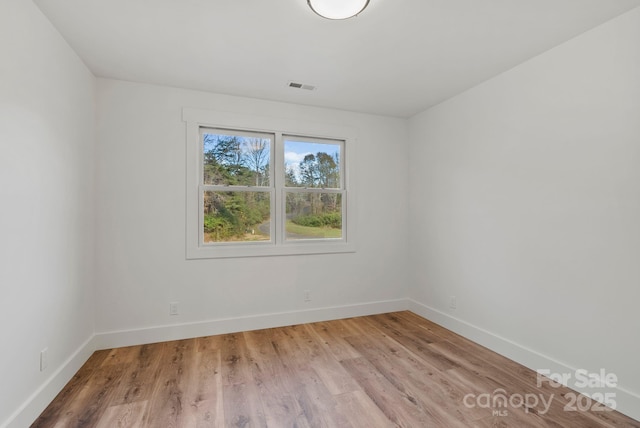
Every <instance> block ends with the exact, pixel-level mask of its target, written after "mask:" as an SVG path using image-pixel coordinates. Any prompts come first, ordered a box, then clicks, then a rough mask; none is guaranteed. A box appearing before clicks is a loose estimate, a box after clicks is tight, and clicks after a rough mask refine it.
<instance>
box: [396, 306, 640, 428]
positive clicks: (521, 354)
mask: <svg viewBox="0 0 640 428" xmlns="http://www.w3.org/2000/svg"><path fill="white" fill-rule="evenodd" d="M407 309H408V310H410V311H411V312H413V313H415V314H417V315H420V316H421V317H423V318H426V319H428V320H430V321H433V322H435V323H436V324H439V325H441V326H443V327H445V328H447V329H449V330H451V331H453V332H455V333H458V334H459V335H461V336H464V337H466V338H467V339H469V340H472V341H474V342H476V343H478V344H480V345H482V346H484V347H486V348H489V349H491V350H492V351H494V352H497V353H498V354H500V355H503V356H505V357H507V358H510V359H512V360H514V361H516V362H517V363H520V364H522V365H523V366H525V367H528V368H530V369H532V370H538V369H547V370H549V371H550V372H551V373H570V374H571V373H576V370H577V369H576V368H574V367H570V366H568V365H566V364H564V363H561V362H559V361H557V360H555V359H553V358H551V357H548V356H546V355H543V354H541V353H539V352H536V351H534V350H533V349H529V348H527V347H526V346H522V345H520V344H518V343H515V342H513V341H511V340H509V339H505V338H504V337H500V336H498V335H496V334H494V333H491V332H490V331H487V330H484V329H482V328H480V327H477V326H474V325H472V324H470V323H468V322H466V321H463V320H460V319H458V318H455V317H453V316H451V315H449V314H446V313H444V312H441V311H439V310H437V309H434V308H431V307H429V306H427V305H424V304H422V303H419V302H417V301H415V300H412V299H408V300H407ZM572 380H575V379H573V376H572ZM565 385H566V386H568V387H569V388H572V389H573V390H575V391H578V392H580V393H583V394H585V395H590V392H593V390H591V391H590V390H589V389H587V388H578V387H576V386H575V385H574V384H572V383H571V382H569V384H568V385H567V384H565ZM598 391H602V390H600V389H599V390H598ZM607 391H611V392H613V393H614V394H615V402H616V410H617V411H619V412H620V413H623V414H625V415H627V416H629V417H631V418H633V419H636V420H640V395H638V394H636V393H634V392H631V391H628V390H626V389H624V388H620V387H614V388H610V389H608V390H607Z"/></svg>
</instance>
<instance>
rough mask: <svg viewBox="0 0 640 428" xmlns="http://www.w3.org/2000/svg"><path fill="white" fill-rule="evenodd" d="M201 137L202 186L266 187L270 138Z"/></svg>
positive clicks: (205, 134) (269, 157)
mask: <svg viewBox="0 0 640 428" xmlns="http://www.w3.org/2000/svg"><path fill="white" fill-rule="evenodd" d="M202 138H203V148H204V156H203V158H202V159H203V162H204V165H203V171H204V177H203V184H218V185H229V186H234V185H235V186H269V185H270V179H269V175H270V172H269V170H270V165H269V164H270V160H271V138H267V137H264V136H258V135H252V134H250V133H247V135H246V136H238V135H225V134H219V133H216V132H214V130H211V133H208V132H206V131H205V132H204V133H203V134H202Z"/></svg>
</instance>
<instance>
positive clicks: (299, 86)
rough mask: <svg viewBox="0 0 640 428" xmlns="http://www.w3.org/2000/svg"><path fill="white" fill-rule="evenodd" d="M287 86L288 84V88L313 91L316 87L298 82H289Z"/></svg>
mask: <svg viewBox="0 0 640 428" xmlns="http://www.w3.org/2000/svg"><path fill="white" fill-rule="evenodd" d="M287 86H289V87H290V88H296V89H305V90H307V91H313V90H315V89H316V87H315V86H313V85H307V84H305V83H298V82H289V83H288V84H287Z"/></svg>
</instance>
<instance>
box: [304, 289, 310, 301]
mask: <svg viewBox="0 0 640 428" xmlns="http://www.w3.org/2000/svg"><path fill="white" fill-rule="evenodd" d="M304 301H305V302H310V301H311V290H304Z"/></svg>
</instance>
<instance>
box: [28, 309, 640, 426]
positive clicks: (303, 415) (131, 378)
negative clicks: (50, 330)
mask: <svg viewBox="0 0 640 428" xmlns="http://www.w3.org/2000/svg"><path fill="white" fill-rule="evenodd" d="M572 394H576V393H574V392H573V391H571V390H569V389H567V388H564V387H558V388H555V387H554V386H553V385H551V384H550V383H549V382H544V383H542V385H541V386H540V387H538V386H537V374H536V373H535V372H534V371H532V370H529V369H527V368H525V367H523V366H521V365H519V364H517V363H515V362H513V361H511V360H509V359H507V358H505V357H502V356H500V355H498V354H496V353H494V352H492V351H489V350H488V349H486V348H483V347H482V346H480V345H477V344H475V343H473V342H471V341H469V340H467V339H465V338H463V337H461V336H459V335H457V334H454V333H452V332H451V331H449V330H446V329H444V328H442V327H440V326H438V325H437V324H434V323H432V322H430V321H428V320H425V319H424V318H421V317H419V316H417V315H415V314H413V313H411V312H396V313H390V314H384V315H374V316H366V317H358V318H350V319H344V320H336V321H328V322H319V323H313V324H304V325H295V326H290V327H282V328H272V329H265V330H257V331H248V332H242V333H233V334H223V335H218V336H209V337H200V338H196V339H188V340H179V341H172V342H163V343H155V344H149V345H141V346H133V347H127V348H118V349H109V350H102V351H97V352H95V353H94V354H93V355H92V356H91V358H90V359H89V360H88V361H87V363H86V364H85V365H84V366H83V367H82V368H81V369H80V370H79V371H78V373H77V374H76V375H75V376H74V377H73V379H71V381H70V382H69V383H68V384H67V386H66V387H65V388H64V389H63V391H62V392H60V394H59V395H58V396H57V397H56V399H55V400H54V401H53V402H52V403H51V404H50V405H49V407H47V409H46V410H45V411H44V412H43V413H42V415H40V417H39V418H38V419H37V420H36V421H35V422H34V424H33V425H32V427H35V428H44V427H55V428H67V427H100V428H117V427H152V428H172V427H187V428H191V427H193V428H204V427H277V428H279V427H286V428H288V427H300V428H302V427H330V428H334V427H357V428H359V427H363V428H375V427H446V428H448V427H576V428H578V427H579V428H589V427H640V423H639V422H638V421H634V420H633V419H630V418H628V417H626V416H624V415H622V414H620V413H618V412H615V411H608V410H607V411H603V410H600V411H598V409H600V408H601V406H599V405H598V404H597V403H595V402H591V401H590V400H589V399H588V398H587V397H584V396H578V397H579V401H577V403H576V404H578V406H576V407H578V408H580V407H581V408H583V409H584V408H589V409H591V408H592V407H593V406H595V409H594V410H588V411H580V410H577V411H568V410H567V407H569V408H570V407H572V403H571V402H572V399H573V397H572ZM501 397H502V398H503V399H502V400H500V398H501ZM520 397H522V399H520ZM534 397H535V398H536V399H537V400H538V402H535V401H536V400H534V399H533V398H534ZM525 399H526V402H523V401H524V400H525ZM505 400H506V401H505Z"/></svg>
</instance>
